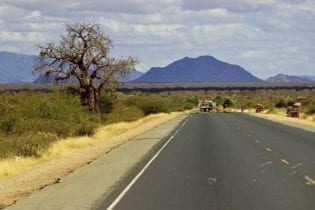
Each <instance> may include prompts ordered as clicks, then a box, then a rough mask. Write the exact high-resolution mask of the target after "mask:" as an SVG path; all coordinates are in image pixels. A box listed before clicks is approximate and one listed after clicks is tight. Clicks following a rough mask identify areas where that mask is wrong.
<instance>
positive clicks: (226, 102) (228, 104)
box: [222, 98, 233, 108]
mask: <svg viewBox="0 0 315 210" xmlns="http://www.w3.org/2000/svg"><path fill="white" fill-rule="evenodd" d="M222 106H223V107H224V108H228V107H232V106H233V101H232V100H231V99H229V98H225V99H224V102H223V104H222Z"/></svg>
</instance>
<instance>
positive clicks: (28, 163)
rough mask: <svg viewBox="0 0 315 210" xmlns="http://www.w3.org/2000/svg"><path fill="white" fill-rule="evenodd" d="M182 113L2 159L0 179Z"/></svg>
mask: <svg viewBox="0 0 315 210" xmlns="http://www.w3.org/2000/svg"><path fill="white" fill-rule="evenodd" d="M179 114H181V113H178V112H176V113H171V114H165V113H162V114H155V115H150V116H147V117H144V118H142V119H139V120H136V121H133V122H120V123H115V124H110V125H106V126H103V127H101V128H99V129H98V130H97V132H96V134H95V135H94V136H92V137H88V136H83V137H76V138H67V139H63V140H60V141H57V142H56V143H55V144H54V145H52V147H51V148H50V149H49V150H48V152H46V153H45V154H44V155H42V156H41V157H40V158H19V157H18V158H15V159H5V160H1V161H0V180H1V179H4V178H7V177H10V176H13V175H16V174H19V173H21V172H23V171H26V170H28V169H30V168H33V167H35V166H38V165H40V164H43V163H46V162H49V161H51V160H54V159H58V158H61V157H64V156H67V155H69V154H71V153H73V152H75V151H78V150H80V149H82V148H85V147H89V146H93V145H96V144H99V143H102V142H106V141H108V140H109V139H111V138H114V137H116V136H119V135H121V134H123V133H125V132H127V131H131V130H133V129H135V128H137V127H139V126H144V125H146V126H145V127H146V128H144V130H146V129H150V128H151V127H152V125H157V124H161V123H163V122H165V121H168V120H170V119H172V118H175V117H176V116H178V115H179ZM134 134H135V133H134V132H131V133H130V136H129V137H133V135H134Z"/></svg>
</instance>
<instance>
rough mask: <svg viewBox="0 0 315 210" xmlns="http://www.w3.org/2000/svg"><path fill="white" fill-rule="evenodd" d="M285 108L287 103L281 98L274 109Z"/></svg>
mask: <svg viewBox="0 0 315 210" xmlns="http://www.w3.org/2000/svg"><path fill="white" fill-rule="evenodd" d="M286 106H287V103H286V102H285V100H284V99H283V98H281V99H280V100H279V101H278V102H277V103H276V104H275V107H277V108H284V107H286Z"/></svg>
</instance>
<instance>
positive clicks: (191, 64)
mask: <svg viewBox="0 0 315 210" xmlns="http://www.w3.org/2000/svg"><path fill="white" fill-rule="evenodd" d="M261 81H262V80H260V79H258V78H257V77H255V76H253V75H252V74H251V73H249V72H248V71H246V70H245V69H244V68H242V67H241V66H238V65H233V64H229V63H226V62H222V61H220V60H218V59H216V58H214V57H212V56H200V57H198V58H189V57H185V58H183V59H181V60H178V61H175V62H173V63H171V64H169V65H168V66H166V67H164V68H160V67H154V68H151V69H150V70H149V71H148V72H146V73H145V74H144V75H142V76H141V77H139V78H138V79H136V80H134V81H133V82H135V83H197V82H217V83H219V82H223V83H224V82H261Z"/></svg>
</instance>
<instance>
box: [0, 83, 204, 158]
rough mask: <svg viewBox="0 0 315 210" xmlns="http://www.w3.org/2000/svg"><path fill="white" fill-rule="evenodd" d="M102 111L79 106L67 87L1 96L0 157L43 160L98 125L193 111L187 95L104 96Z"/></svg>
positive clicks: (140, 94) (191, 98)
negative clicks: (57, 143)
mask: <svg viewBox="0 0 315 210" xmlns="http://www.w3.org/2000/svg"><path fill="white" fill-rule="evenodd" d="M99 103H100V104H99V106H100V112H91V111H89V108H88V107H84V106H81V101H80V95H79V94H76V93H75V92H73V91H72V89H69V88H66V89H63V90H58V89H55V90H52V91H50V92H47V93H40V92H18V93H12V92H1V93H0V158H12V157H13V156H23V157H26V156H35V157H36V156H41V154H42V153H43V152H45V151H46V150H47V149H48V148H49V147H50V145H51V144H52V143H54V142H55V141H57V140H58V139H62V138H66V137H71V136H84V135H93V134H94V132H95V129H96V128H98V127H99V126H102V125H106V124H109V123H116V122H122V121H134V120H137V119H139V118H141V117H144V116H146V115H150V114H155V113H161V112H166V113H168V112H173V111H184V110H187V109H192V108H193V107H194V106H195V105H196V104H197V103H198V100H197V99H196V98H194V97H192V96H190V95H186V94H181V95H177V94H157V95H153V94H142V93H136V94H128V95H125V94H123V93H119V92H117V93H104V94H102V95H101V96H100V100H99Z"/></svg>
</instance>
